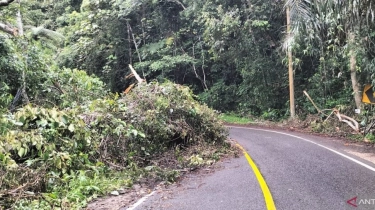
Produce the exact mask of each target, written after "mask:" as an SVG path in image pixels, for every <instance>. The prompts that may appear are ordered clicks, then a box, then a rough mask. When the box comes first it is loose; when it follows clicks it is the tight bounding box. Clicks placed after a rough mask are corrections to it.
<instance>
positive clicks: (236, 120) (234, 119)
mask: <svg viewBox="0 0 375 210" xmlns="http://www.w3.org/2000/svg"><path fill="white" fill-rule="evenodd" d="M220 119H221V120H223V121H224V122H225V123H229V124H239V125H248V124H252V123H254V120H252V119H250V118H248V117H241V116H238V115H236V114H233V113H228V114H221V115H220Z"/></svg>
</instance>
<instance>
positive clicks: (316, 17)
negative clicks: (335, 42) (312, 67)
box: [286, 0, 374, 108]
mask: <svg viewBox="0 0 375 210" xmlns="http://www.w3.org/2000/svg"><path fill="white" fill-rule="evenodd" d="M286 6H288V7H290V8H291V16H292V18H293V19H294V25H293V27H294V32H295V33H296V34H298V33H299V34H301V35H302V36H306V37H311V33H312V32H314V33H315V34H317V37H316V38H317V39H318V40H319V41H318V43H320V48H321V49H323V47H324V46H323V45H324V43H323V42H322V41H323V39H322V36H327V34H329V33H330V32H329V30H332V26H335V27H337V28H336V30H337V29H339V30H342V31H343V32H344V33H340V31H339V32H338V34H336V35H337V36H338V38H340V37H341V38H343V40H344V43H345V48H346V49H348V50H347V51H346V52H347V54H346V56H347V57H348V58H349V59H348V60H349V63H348V64H349V70H350V76H351V83H352V90H353V96H354V101H355V105H356V107H357V108H360V106H361V93H360V84H359V81H358V78H357V73H358V72H357V62H356V61H357V51H358V47H357V46H358V45H357V44H356V43H357V42H358V40H359V37H358V35H359V34H361V30H362V29H363V27H364V26H365V25H367V24H370V23H371V22H372V21H373V19H374V16H373V4H372V2H371V0H365V1H358V0H350V1H335V0H327V1H321V0H312V1H310V0H287V2H286ZM330 27H331V28H330ZM307 33H309V35H308V34H307ZM331 34H332V32H331ZM341 47H342V49H345V48H344V46H341ZM322 62H324V60H323V61H322Z"/></svg>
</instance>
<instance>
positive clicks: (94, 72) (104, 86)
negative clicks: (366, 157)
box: [0, 0, 375, 209]
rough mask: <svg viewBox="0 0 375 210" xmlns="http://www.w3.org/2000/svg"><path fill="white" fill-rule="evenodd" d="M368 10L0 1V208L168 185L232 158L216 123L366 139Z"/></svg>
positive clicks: (317, 4) (44, 205) (351, 6)
mask: <svg viewBox="0 0 375 210" xmlns="http://www.w3.org/2000/svg"><path fill="white" fill-rule="evenodd" d="M373 7H374V5H373V4H372V2H371V1H370V0H365V1H361V2H360V3H358V2H357V3H353V1H332V0H328V1H316V0H313V1H293V0H287V1H274V0H266V1H261V0H248V1H225V0H217V1H201V0H173V1H172V0H152V1H146V0H74V1H72V0H61V1H51V0H43V1H42V0H28V1H26V0H18V1H15V0H1V1H0V186H1V187H0V206H1V207H0V208H11V209H30V208H31V209H59V208H60V209H77V208H81V207H84V206H85V205H86V204H87V202H88V201H89V200H90V199H92V198H94V197H96V196H99V195H103V194H105V193H106V192H109V191H112V190H115V189H118V188H119V187H120V186H122V187H131V186H132V185H133V184H134V183H136V182H140V181H141V180H156V181H160V180H164V181H170V182H173V181H174V180H176V178H177V177H179V176H180V174H181V173H180V172H181V171H186V169H189V168H196V167H200V166H203V165H209V164H212V163H213V162H215V161H217V160H219V159H220V157H222V156H224V155H225V154H226V153H233V148H231V147H230V145H229V144H228V143H227V142H226V138H227V134H228V133H227V130H226V128H225V126H224V125H223V121H225V122H227V123H233V124H243V125H249V124H253V123H254V122H259V121H267V122H272V125H277V126H280V125H281V126H283V127H285V128H287V129H291V130H295V129H304V130H308V131H311V132H319V133H326V134H329V135H336V136H342V137H346V138H351V139H353V140H356V141H357V140H358V141H367V142H369V143H374V142H375V137H374V136H375V129H374V126H375V123H374V110H373V105H369V104H367V105H364V104H363V103H361V96H362V94H363V91H362V90H363V88H364V87H365V85H366V84H368V85H371V84H373V83H374V77H373V75H374V73H375V60H374V58H375V51H374V49H375V48H374V43H375V35H374V30H375V24H374V14H375V13H374V8H373ZM286 9H289V11H290V16H289V18H290V19H291V22H292V24H291V25H290V26H291V32H292V33H289V35H288V36H286V34H288V33H286V32H287V31H286V28H287V27H286V24H287V23H286V19H287V15H286ZM288 50H289V51H288ZM286 52H292V55H293V57H292V58H291V59H292V60H291V61H292V62H291V64H293V65H292V67H293V72H294V73H293V76H294V77H293V81H294V85H295V114H296V115H295V118H293V119H290V116H291V112H292V111H290V109H289V104H290V102H291V99H290V97H289V83H288V82H289V75H288V72H287V66H288V62H289V61H288V57H287V53H286ZM130 67H134V69H135V70H134V69H132V68H130ZM367 87H369V86H367ZM373 89H374V88H368V89H366V91H365V94H364V95H365V96H367V98H368V100H373V97H371V96H373ZM370 102H371V101H370ZM373 103H375V101H373ZM355 109H361V111H360V113H359V114H356V113H355ZM215 110H217V111H215ZM219 113H224V114H219ZM150 183H151V181H150Z"/></svg>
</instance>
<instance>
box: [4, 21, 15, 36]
mask: <svg viewBox="0 0 375 210" xmlns="http://www.w3.org/2000/svg"><path fill="white" fill-rule="evenodd" d="M0 31H4V32H5V33H8V34H10V35H13V36H16V35H17V31H18V30H17V28H15V27H11V26H9V25H7V24H4V23H0Z"/></svg>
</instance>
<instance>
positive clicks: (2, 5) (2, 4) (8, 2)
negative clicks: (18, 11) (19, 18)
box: [0, 0, 14, 7]
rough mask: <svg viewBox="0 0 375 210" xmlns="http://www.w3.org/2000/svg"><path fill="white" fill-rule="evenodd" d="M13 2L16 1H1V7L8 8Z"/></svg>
mask: <svg viewBox="0 0 375 210" xmlns="http://www.w3.org/2000/svg"><path fill="white" fill-rule="evenodd" d="M12 2H14V0H1V1H0V7H5V6H8V5H9V4H10V3H12Z"/></svg>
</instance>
